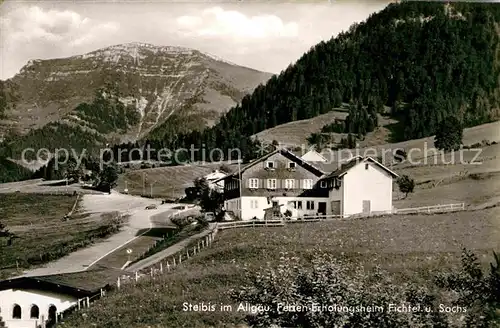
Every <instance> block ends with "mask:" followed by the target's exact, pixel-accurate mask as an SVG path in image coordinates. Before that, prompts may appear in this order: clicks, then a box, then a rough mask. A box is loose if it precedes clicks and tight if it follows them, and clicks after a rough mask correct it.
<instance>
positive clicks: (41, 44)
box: [0, 6, 120, 77]
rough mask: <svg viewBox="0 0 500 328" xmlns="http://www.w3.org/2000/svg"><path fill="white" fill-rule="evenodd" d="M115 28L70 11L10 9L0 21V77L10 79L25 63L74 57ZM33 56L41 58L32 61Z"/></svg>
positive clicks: (110, 33)
mask: <svg viewBox="0 0 500 328" xmlns="http://www.w3.org/2000/svg"><path fill="white" fill-rule="evenodd" d="M119 28H120V25H119V24H118V23H116V22H96V21H94V20H92V19H90V18H88V17H84V16H82V15H80V14H79V13H77V12H75V11H71V10H54V9H50V10H46V9H43V8H41V7H39V6H20V7H17V8H14V9H13V10H11V11H9V12H7V13H5V14H4V15H3V16H2V17H1V18H0V30H1V31H2V38H1V45H2V59H1V62H2V63H1V64H2V65H1V72H0V73H1V75H2V76H4V77H5V76H11V75H12V74H13V73H15V72H16V71H17V70H18V69H19V66H22V65H24V64H25V63H26V62H27V60H29V59H39V58H40V59H44V58H51V57H61V56H65V55H69V54H74V53H77V52H78V51H80V50H81V47H82V46H88V45H91V44H93V43H94V42H96V41H98V40H100V39H102V38H106V37H107V36H109V35H113V34H114V33H116V32H117V31H118V30H119ZM34 53H39V54H43V56H42V57H33V54H34ZM15 66H17V67H15ZM14 67H15V68H14Z"/></svg>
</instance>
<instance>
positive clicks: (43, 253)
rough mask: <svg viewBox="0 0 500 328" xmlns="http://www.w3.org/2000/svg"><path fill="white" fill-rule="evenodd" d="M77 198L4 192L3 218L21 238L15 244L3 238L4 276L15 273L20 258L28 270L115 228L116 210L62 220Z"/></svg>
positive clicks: (0, 215)
mask: <svg viewBox="0 0 500 328" xmlns="http://www.w3.org/2000/svg"><path fill="white" fill-rule="evenodd" d="M75 200H76V197H73V196H54V195H36V194H0V204H1V206H0V218H1V221H2V223H3V224H4V225H6V226H7V228H8V229H9V230H10V231H11V232H13V233H14V234H15V235H16V236H18V237H19V239H14V241H13V245H12V246H5V245H6V240H0V242H1V243H2V244H1V245H2V252H0V263H1V266H0V279H1V278H2V276H4V277H5V276H6V275H8V274H12V273H14V272H15V268H16V259H18V262H19V269H26V268H28V267H29V266H30V265H38V264H43V263H46V262H49V261H52V260H55V259H57V258H60V257H63V256H64V255H67V254H68V253H70V252H72V251H75V250H76V249H78V248H81V247H85V246H88V244H90V243H92V242H94V241H95V240H97V239H99V238H105V237H106V236H107V235H108V234H109V233H111V232H112V231H114V230H113V229H114V226H113V221H114V220H115V219H116V217H117V215H116V213H108V214H103V215H93V216H88V215H86V214H76V215H73V216H72V218H71V219H70V220H69V221H62V220H61V219H62V218H63V217H64V215H65V214H67V213H68V212H69V211H70V210H71V208H72V207H73V204H74V202H75ZM102 233H104V235H101V234H102ZM106 233H108V234H106ZM4 249H5V250H6V251H3V250H4ZM35 250H36V251H35ZM40 257H41V259H40Z"/></svg>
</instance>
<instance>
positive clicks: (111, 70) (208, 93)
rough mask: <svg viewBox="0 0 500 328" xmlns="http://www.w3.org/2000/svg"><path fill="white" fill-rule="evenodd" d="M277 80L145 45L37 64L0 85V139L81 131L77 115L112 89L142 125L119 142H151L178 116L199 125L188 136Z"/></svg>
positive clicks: (189, 52)
mask: <svg viewBox="0 0 500 328" xmlns="http://www.w3.org/2000/svg"><path fill="white" fill-rule="evenodd" d="M271 76H272V74H271V73H267V72H260V71H258V70H255V69H252V68H247V67H243V66H238V65H237V64H234V63H231V62H229V61H226V60H223V59H221V58H219V57H217V56H214V55H212V54H208V53H204V52H201V51H199V50H196V49H191V48H186V47H177V46H158V45H153V44H150V43H142V42H130V43H124V44H114V45H110V46H108V47H104V48H100V49H96V50H93V51H90V52H87V53H85V54H81V55H75V56H70V57H64V58H52V59H46V60H42V59H33V60H30V61H28V62H27V64H26V65H25V66H23V67H22V68H21V70H20V71H19V73H18V74H16V75H15V76H13V77H12V78H10V79H7V80H3V81H0V115H1V114H2V113H3V114H4V117H3V119H2V120H0V134H2V133H8V134H14V135H18V136H23V135H26V134H27V133H29V131H30V130H33V129H40V128H43V127H44V126H46V125H47V124H49V123H53V122H62V123H65V124H71V123H75V121H80V123H81V121H82V117H76V116H78V113H75V111H74V109H75V108H76V107H77V106H78V105H80V104H82V103H89V102H92V101H93V99H94V98H95V92H96V91H97V90H99V89H102V88H107V89H112V90H113V92H114V93H115V94H116V95H118V96H119V97H118V98H119V100H120V101H121V102H122V103H123V104H124V105H125V106H126V107H127V108H129V107H131V108H134V109H135V111H136V112H137V113H138V114H139V115H140V118H139V122H138V123H137V124H136V125H133V126H131V127H130V129H129V130H127V131H126V132H125V133H122V135H116V136H113V138H114V140H113V141H134V140H136V139H140V138H142V137H145V136H146V135H147V134H148V133H149V131H151V130H152V129H153V128H155V127H156V126H158V125H161V124H165V122H167V121H168V120H169V118H170V117H172V116H173V115H177V116H180V117H183V118H186V120H187V121H189V119H187V118H188V117H191V118H192V121H194V122H195V124H187V126H185V127H184V129H183V131H188V130H190V129H192V128H202V127H203V126H210V125H212V124H214V123H215V122H216V121H217V120H218V117H219V116H220V115H221V114H222V113H223V112H224V111H225V110H227V109H229V108H230V107H231V106H233V105H235V104H236V103H238V102H239V101H240V100H241V99H242V98H243V96H244V95H245V94H247V93H249V92H251V91H252V90H253V88H255V87H256V86H257V85H258V84H260V83H263V82H265V81H266V80H267V79H268V78H270V77H271ZM108 91H109V90H108ZM200 123H201V124H200ZM122 132H123V131H122ZM115 139H116V140H115Z"/></svg>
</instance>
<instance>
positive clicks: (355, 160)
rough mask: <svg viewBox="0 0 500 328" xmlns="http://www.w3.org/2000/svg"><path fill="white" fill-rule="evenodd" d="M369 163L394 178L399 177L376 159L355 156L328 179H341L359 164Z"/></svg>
mask: <svg viewBox="0 0 500 328" xmlns="http://www.w3.org/2000/svg"><path fill="white" fill-rule="evenodd" d="M367 161H369V162H372V163H374V164H376V165H377V166H378V167H380V168H382V169H383V170H384V171H386V172H387V173H389V174H390V175H391V176H392V177H393V178H397V177H398V176H399V175H398V174H396V173H395V172H394V171H392V170H390V169H389V168H388V167H386V166H385V165H383V164H382V163H379V162H378V161H376V160H375V159H373V158H371V157H365V158H363V157H362V156H355V157H354V158H352V159H351V160H349V162H347V163H345V164H342V165H341V166H340V168H338V169H337V170H335V171H333V172H332V173H331V174H329V175H328V176H327V178H340V177H342V176H343V175H345V174H346V173H347V171H349V170H350V169H352V168H353V167H355V166H356V165H358V164H359V163H362V162H367Z"/></svg>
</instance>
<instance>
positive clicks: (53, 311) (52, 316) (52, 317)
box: [48, 305, 57, 324]
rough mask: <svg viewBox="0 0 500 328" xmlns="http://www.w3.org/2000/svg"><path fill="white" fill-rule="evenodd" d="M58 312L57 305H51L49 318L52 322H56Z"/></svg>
mask: <svg viewBox="0 0 500 328" xmlns="http://www.w3.org/2000/svg"><path fill="white" fill-rule="evenodd" d="M56 313H57V308H56V307H55V305H51V306H50V307H49V318H48V319H49V323H50V324H54V323H56Z"/></svg>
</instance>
